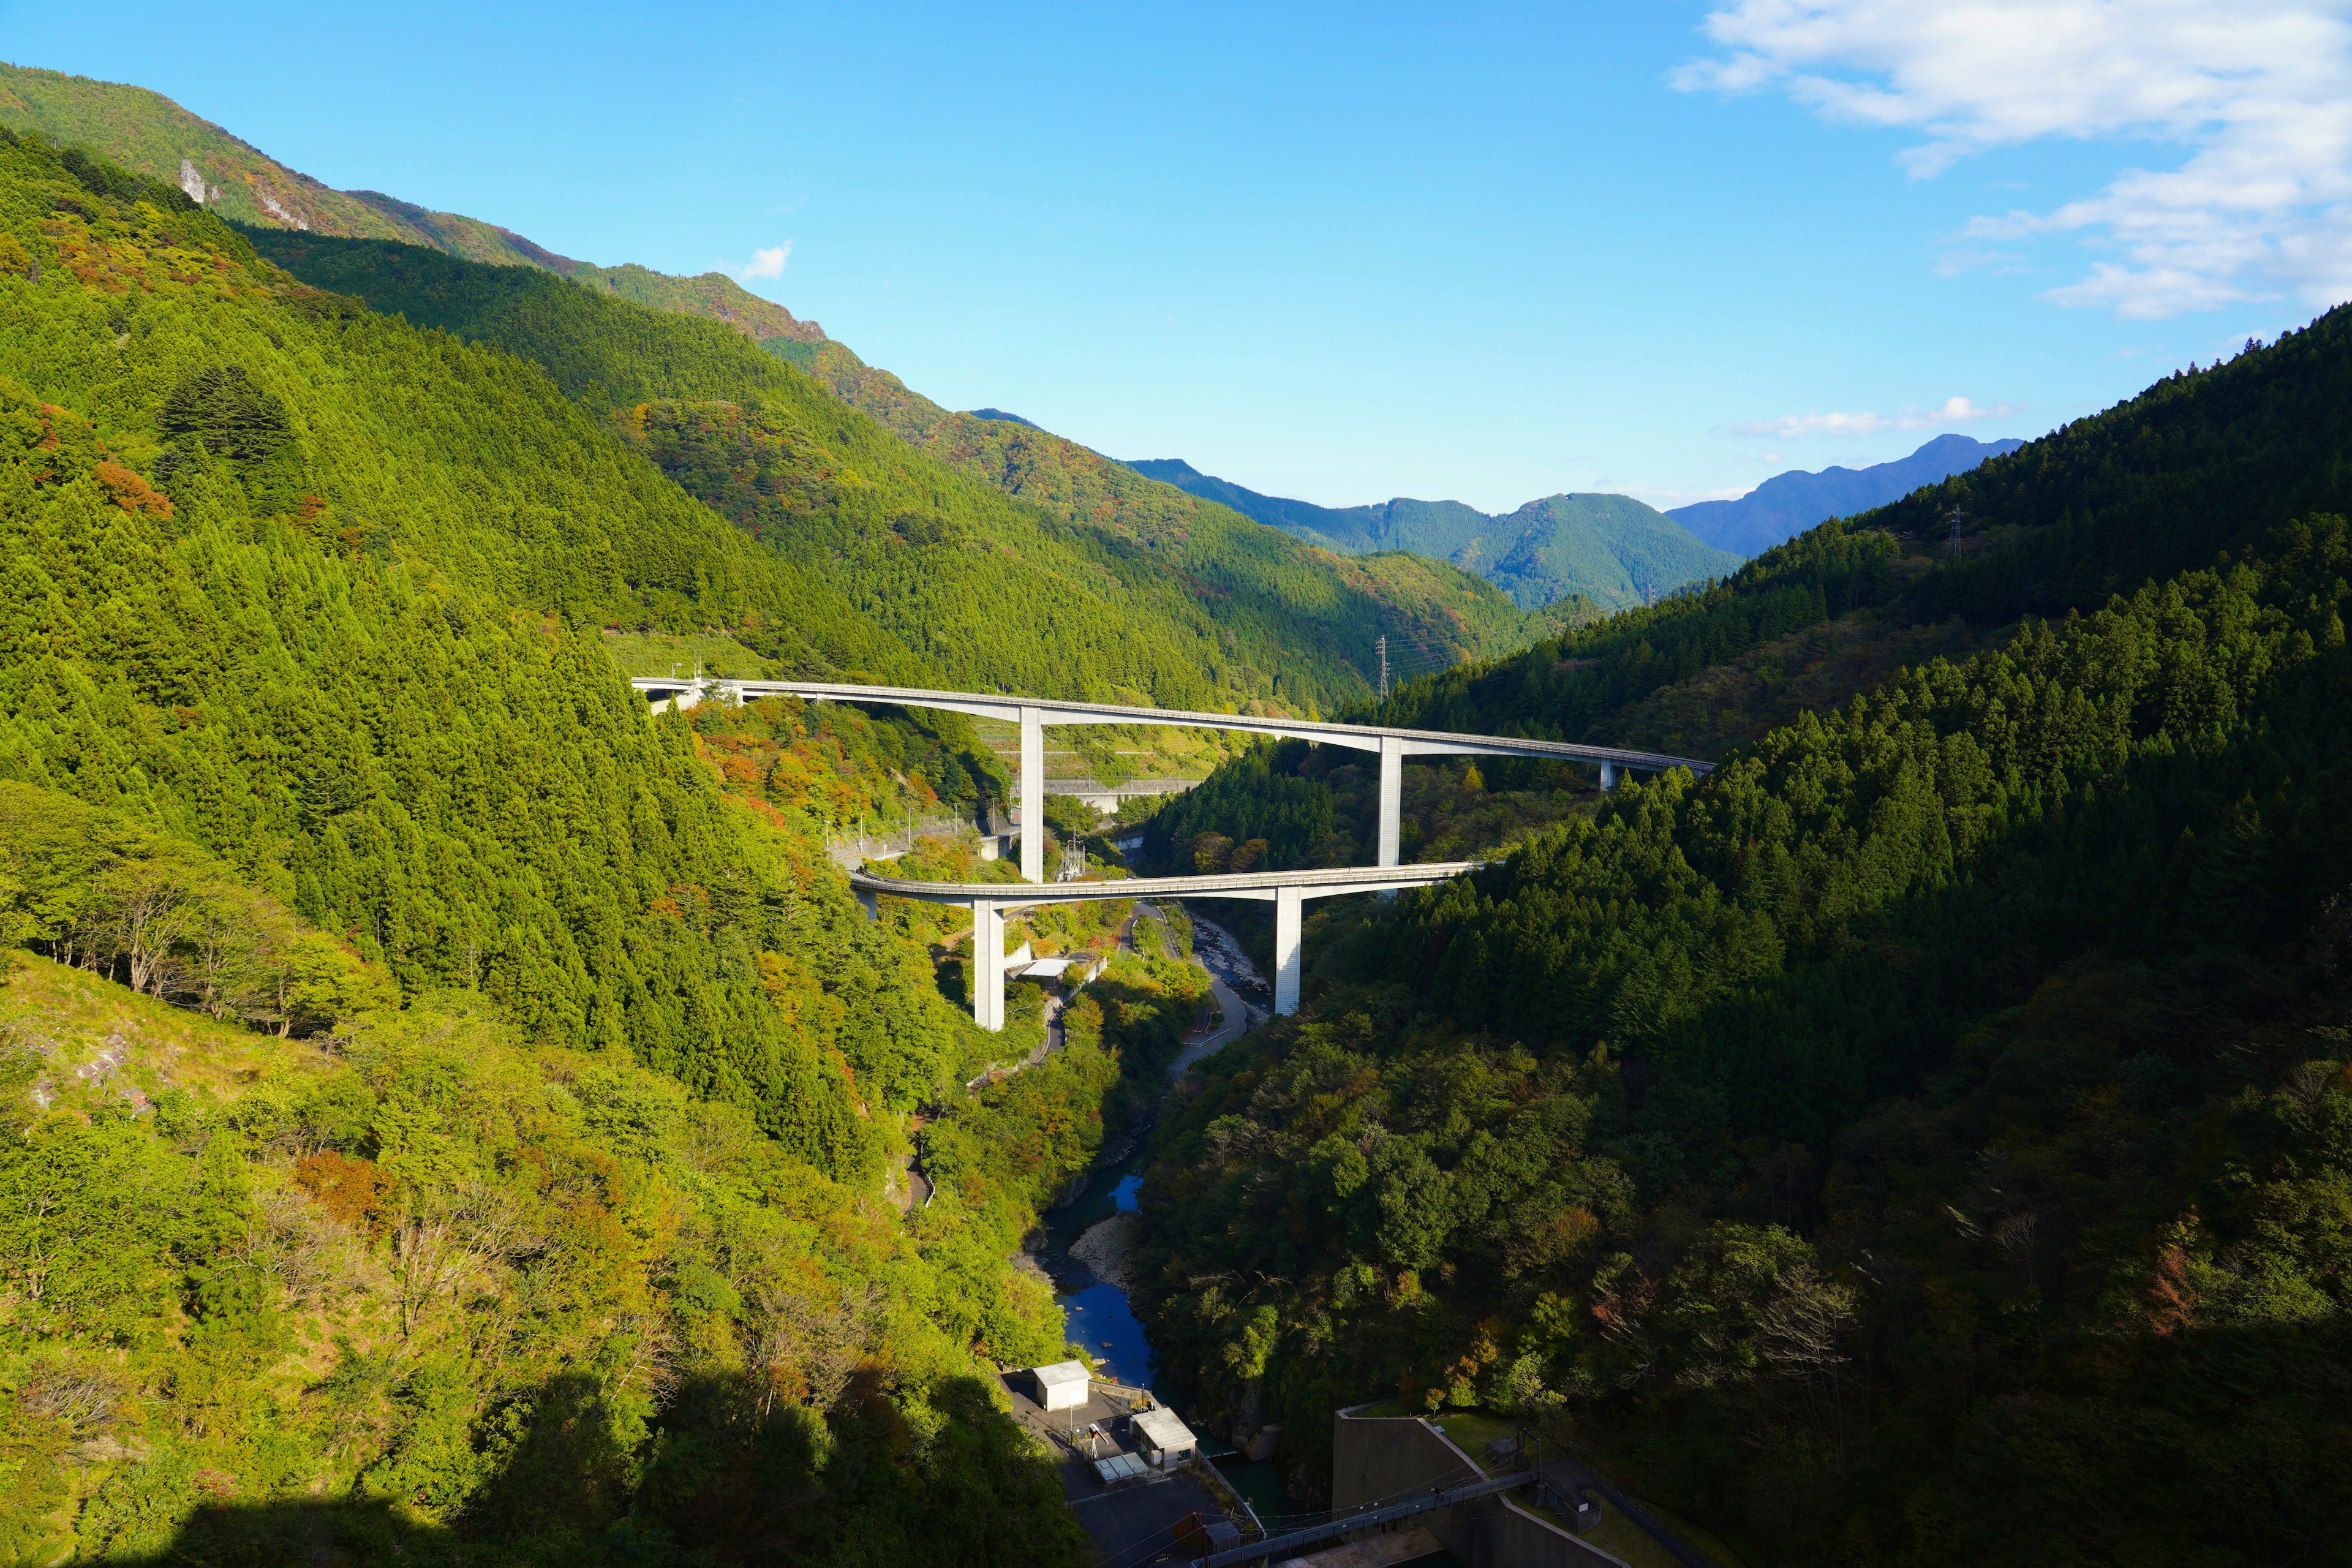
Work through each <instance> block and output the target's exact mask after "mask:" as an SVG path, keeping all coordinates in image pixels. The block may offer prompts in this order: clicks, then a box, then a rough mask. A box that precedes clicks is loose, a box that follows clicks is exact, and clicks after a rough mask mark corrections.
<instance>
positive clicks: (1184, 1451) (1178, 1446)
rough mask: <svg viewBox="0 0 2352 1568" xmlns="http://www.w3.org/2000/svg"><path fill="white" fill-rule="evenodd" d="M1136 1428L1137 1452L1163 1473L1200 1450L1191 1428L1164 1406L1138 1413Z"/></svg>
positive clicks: (1135, 1422) (1134, 1422) (1134, 1421)
mask: <svg viewBox="0 0 2352 1568" xmlns="http://www.w3.org/2000/svg"><path fill="white" fill-rule="evenodd" d="M1133 1425H1134V1427H1135V1451H1136V1452H1137V1453H1139V1454H1140V1455H1142V1456H1143V1458H1145V1459H1146V1460H1148V1461H1149V1462H1150V1463H1152V1464H1154V1465H1157V1466H1159V1467H1160V1468H1161V1469H1163V1470H1165V1469H1172V1468H1175V1467H1176V1466H1178V1465H1181V1464H1182V1463H1183V1462H1184V1461H1185V1460H1187V1459H1189V1458H1192V1456H1193V1454H1194V1453H1195V1452H1196V1451H1197V1450H1198V1449H1199V1447H1200V1444H1199V1442H1198V1440H1197V1439H1195V1438H1194V1437H1193V1436H1192V1428H1191V1427H1190V1426H1185V1425H1184V1423H1183V1422H1182V1421H1181V1420H1179V1419H1178V1418H1177V1415H1176V1412H1174V1411H1173V1410H1171V1409H1169V1408H1168V1407H1167V1406H1166V1405H1161V1406H1160V1407H1159V1408H1158V1409H1156V1410H1139V1411H1137V1412H1136V1413H1135V1415H1134V1420H1133Z"/></svg>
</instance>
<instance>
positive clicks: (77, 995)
mask: <svg viewBox="0 0 2352 1568" xmlns="http://www.w3.org/2000/svg"><path fill="white" fill-rule="evenodd" d="M94 1046H95V1047H99V1048H97V1049H96V1050H95V1051H93V1048H92V1047H94ZM0 1077H5V1102H0V1122H5V1127H0V1194H5V1203H4V1204H0V1278H5V1285H6V1293H5V1297H0V1384H5V1387H6V1388H7V1390H8V1391H9V1398H8V1399H7V1401H6V1402H5V1405H0V1412H5V1414H0V1425H5V1436H0V1467H5V1468H6V1470H7V1471H12V1472H13V1479H14V1484H13V1485H8V1484H6V1481H5V1477H0V1540H5V1543H6V1544H7V1546H8V1548H9V1549H10V1550H11V1552H14V1553H16V1554H19V1555H22V1556H25V1557H26V1558H28V1559H37V1558H40V1557H42V1556H43V1555H44V1554H53V1553H55V1552H57V1551H58V1550H60V1549H62V1548H63V1547H64V1546H65V1545H66V1544H67V1543H68V1542H77V1543H78V1549H79V1551H80V1552H82V1553H83V1554H85V1555H86V1556H89V1557H96V1558H129V1557H143V1556H144V1555H146V1554H149V1553H153V1552H158V1551H159V1550H160V1549H162V1548H163V1547H164V1546H165V1545H166V1544H167V1543H170V1542H173V1541H174V1540H175V1539H176V1540H177V1541H178V1542H180V1549H181V1550H182V1551H184V1552H188V1553H190V1554H191V1555H192V1556H194V1557H196V1558H198V1559H200V1560H205V1561H222V1562H226V1561H231V1560H235V1561H244V1562H264V1561H278V1560H279V1559H280V1558H281V1557H282V1558H285V1559H287V1560H289V1561H290V1560H292V1559H293V1558H294V1557H295V1556H298V1555H299V1554H300V1553H302V1552H316V1551H319V1550H326V1549H333V1550H337V1551H339V1552H357V1553H359V1554H360V1555H362V1556H364V1557H369V1558H377V1557H385V1556H390V1555H393V1554H394V1553H397V1554H399V1555H401V1557H402V1558H403V1560H404V1561H419V1560H422V1561H425V1562H438V1561H442V1560H445V1558H446V1559H449V1560H459V1559H462V1560H464V1561H469V1562H504V1561H530V1562H541V1563H552V1562H559V1561H563V1562H593V1561H602V1560H604V1557H605V1556H606V1555H607V1554H608V1553H610V1554H615V1555H616V1556H618V1557H621V1558H624V1559H625V1560H626V1561H630V1562H644V1561H654V1562H660V1561H666V1560H667V1556H666V1555H665V1552H666V1551H667V1548H664V1549H662V1550H656V1549H655V1548H654V1547H653V1546H651V1545H648V1542H673V1541H674V1542H677V1547H678V1548H679V1549H681V1550H682V1549H686V1548H688V1547H692V1548H698V1549H700V1550H704V1551H717V1552H722V1553H724V1554H726V1555H728V1556H730V1557H731V1556H733V1555H734V1554H735V1553H736V1552H739V1551H740V1550H741V1549H742V1548H743V1547H744V1546H745V1545H746V1544H747V1543H748V1542H750V1541H751V1540H753V1539H761V1545H762V1550H764V1551H767V1552H778V1551H781V1552H782V1553H783V1554H784V1557H785V1558H786V1559H787V1560H790V1561H794V1562H835V1561H839V1562H844V1563H847V1562H857V1563H871V1562H914V1561H919V1560H937V1559H936V1558H932V1557H930V1556H929V1554H930V1553H931V1552H935V1551H938V1550H940V1547H939V1545H938V1544H937V1541H936V1540H935V1539H934V1538H935V1535H936V1536H939V1538H940V1539H945V1540H948V1541H957V1540H961V1542H964V1548H963V1549H964V1551H965V1552H967V1553H968V1554H967V1555H965V1556H963V1557H961V1558H960V1559H959V1560H961V1561H969V1562H1004V1563H1014V1562H1025V1561H1028V1560H1029V1556H1030V1554H1032V1553H1034V1554H1036V1555H1037V1557H1038V1559H1039V1560H1042V1561H1046V1562H1057V1561H1073V1560H1075V1559H1074V1557H1073V1555H1072V1553H1073V1542H1074V1541H1075V1540H1076V1534H1075V1527H1074V1526H1072V1525H1071V1524H1070V1523H1068V1521H1067V1520H1066V1515H1064V1514H1062V1512H1061V1510H1060V1509H1059V1507H1058V1502H1057V1499H1058V1496H1059V1493H1058V1488H1057V1483H1056V1482H1055V1480H1054V1479H1053V1477H1052V1476H1051V1473H1050V1472H1049V1471H1046V1470H1045V1468H1043V1467H1042V1466H1041V1465H1039V1464H1037V1463H1036V1461H1035V1460H1034V1458H1028V1457H1027V1456H1026V1451H1025V1441H1024V1439H1022V1438H1021V1437H1020V1436H1018V1435H1017V1433H1015V1432H1014V1431H1013V1429H1012V1427H1011V1425H1010V1422H1009V1421H1008V1420H1007V1419H1006V1418H1005V1417H1003V1416H1002V1415H999V1414H998V1413H997V1411H996V1409H995V1407H994V1406H993V1405H992V1404H991V1403H990V1401H989V1399H988V1397H987V1396H986V1394H985V1392H984V1389H983V1387H982V1384H981V1382H980V1379H981V1376H982V1373H983V1372H984V1370H985V1369H984V1367H983V1366H982V1364H981V1363H978V1362H976V1361H975V1359H974V1353H973V1348H974V1347H975V1346H980V1345H986V1346H989V1347H992V1348H993V1349H994V1350H995V1351H996V1352H998V1353H1000V1354H1003V1355H1006V1356H1008V1357H1011V1358H1013V1359H1017V1360H1024V1361H1025V1360H1032V1359H1036V1358H1041V1357H1044V1356H1047V1355H1050V1354H1053V1353H1057V1352H1058V1351H1059V1348H1060V1333H1059V1323H1058V1316H1057V1314H1056V1313H1055V1310H1053V1308H1052V1305H1051V1302H1050V1300H1047V1298H1046V1295H1045V1290H1044V1289H1043V1288H1042V1287H1038V1286H1033V1285H1030V1284H1028V1283H1026V1282H1025V1281H1024V1279H1022V1277H1020V1276H1019V1275H1016V1274H1014V1273H1013V1272H1012V1271H1010V1270H1006V1269H1004V1268H1001V1267H999V1266H998V1265H997V1264H996V1260H995V1251H996V1249H997V1248H999V1247H1002V1246H1003V1241H1002V1239H1001V1238H997V1237H992V1236H975V1235H974V1234H973V1233H972V1230H971V1227H970V1226H961V1227H959V1226H950V1225H946V1224H935V1225H934V1226H933V1227H932V1230H931V1233H930V1234H929V1235H927V1236H922V1237H909V1236H908V1235H906V1234H904V1233H903V1232H902V1230H901V1228H900V1226H899V1225H898V1218H897V1215H896V1213H895V1211H893V1210H890V1209H888V1208H887V1207H886V1206H884V1205H879V1204H877V1202H876V1201H875V1200H873V1199H872V1198H870V1197H867V1196H863V1195H860V1194H857V1193H855V1192H853V1191H851V1190H850V1189H847V1188H845V1187H841V1186H838V1185H835V1184H834V1183H832V1182H830V1181H828V1180H827V1179H826V1178H825V1177H824V1175H823V1174H821V1173H818V1172H817V1171H815V1170H814V1169H813V1168H812V1167H810V1166H809V1165H807V1164H806V1163H803V1162H802V1161H800V1160H798V1159H796V1158H794V1157H793V1155H791V1154H790V1153H788V1152H785V1151H784V1150H783V1149H782V1148H781V1147H780V1146H779V1145H778V1144H776V1143H775V1142H772V1140H771V1139H769V1138H768V1137H766V1136H764V1135H763V1134H762V1133H761V1131H760V1130H759V1128H758V1127H757V1126H756V1125H755V1124H754V1122H753V1121H752V1120H751V1117H750V1116H748V1115H747V1114H746V1113H744V1112H743V1111H741V1110H738V1109H735V1108H733V1107H730V1106H725V1105H718V1104H711V1103H708V1102H697V1101H695V1100H692V1099H690V1098H689V1097H688V1095H686V1094H685V1093H684V1092H683V1091H682V1090H681V1089H679V1088H678V1086H677V1084H676V1083H675V1082H674V1081H673V1080H671V1079H667V1078H665V1077H662V1076H660V1075H657V1074H654V1073H651V1072H647V1071H646V1070H644V1069H642V1068H635V1067H632V1066H630V1065H628V1063H627V1062H626V1061H625V1059H621V1058H614V1057H610V1056H603V1057H597V1056H583V1055H580V1054H578V1053H574V1052H568V1051H562V1050H553V1049H539V1050H532V1049H530V1048H528V1047H525V1046H524V1045H523V1044H522V1043H521V1041H520V1040H519V1039H518V1038H517V1037H515V1035H514V1034H513V1032H512V1031H511V1030H510V1029H509V1027H508V1026H504V1025H502V1024H500V1023H499V1022H498V1021H496V1020H495V1019H494V1018H493V1017H492V1016H489V1015H488V1012H487V1011H486V1010H484V1009H483V1008H482V1007H481V1006H480V1005H479V1004H478V1002H474V1001H469V1000H467V998H464V997H457V996H451V997H446V998H438V999H430V1000H425V1001H422V1002H419V1003H417V1004H415V1005H412V1006H411V1007H409V1008H408V1009H407V1010H405V1011H404V1012H399V1013H391V1012H382V1013H373V1014H363V1015H362V1016H359V1017H357V1018H354V1019H352V1020H350V1021H349V1022H347V1023H346V1024H344V1025H342V1026H340V1027H339V1029H338V1031H337V1032H336V1034H335V1035H334V1037H332V1040H331V1048H322V1046H321V1045H320V1044H319V1043H303V1042H296V1041H289V1042H278V1041H276V1040H274V1039H271V1038H268V1037H257V1036H254V1035H252V1034H250V1033H247V1032H242V1031H238V1030H235V1029H233V1028H230V1027H228V1026H221V1025H216V1024H214V1023H211V1022H210V1021H208V1020H205V1019H202V1018H199V1017H196V1016H192V1015H189V1014H186V1013H184V1012H176V1011H173V1010H171V1009H168V1008H166V1007H164V1006H163V1005H160V1004H158V1003H155V1002H153V1001H152V1000H150V999H147V998H143V997H139V996H136V995H134V994H131V993H130V992H128V991H127V990H124V989H122V988H121V987H117V986H113V985H111V984H110V983H107V982H105V981H102V980H99V979H96V978H95V977H93V976H90V975H89V974H87V973H77V972H74V971H69V970H67V969H65V968H63V967H62V966H60V965H57V964H54V963H49V962H48V961H46V960H40V959H32V958H24V957H19V958H18V959H17V960H16V973H15V974H14V975H13V976H12V977H11V978H10V979H9V981H8V982H7V984H5V986H0ZM148 1102H152V1109H146V1108H145V1107H146V1105H147V1103H148ZM827 1412H830V1413H832V1415H833V1420H832V1421H831V1422H830V1423H828V1422H826V1421H825V1420H824V1419H822V1418H821V1417H822V1416H823V1415H824V1414H825V1413H827ZM68 1453H70V1454H72V1455H74V1456H76V1457H77V1462H75V1463H74V1464H72V1465H70V1466H68V1465H66V1464H64V1463H63V1462H62V1461H63V1460H64V1458H65V1457H66V1456H67V1455H68ZM310 1497H324V1498H333V1499H340V1500H341V1502H340V1503H338V1504H335V1505H331V1506H329V1505H307V1506H297V1505H295V1504H292V1503H290V1502H289V1503H286V1504H275V1503H274V1500H296V1499H303V1498H310ZM940 1532H943V1534H941V1533H940ZM632 1552H634V1553H636V1554H635V1555H630V1553H632ZM648 1552H650V1553H651V1555H646V1553H648Z"/></svg>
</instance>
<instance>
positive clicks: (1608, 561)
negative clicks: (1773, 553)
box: [1127, 458, 1739, 609]
mask: <svg viewBox="0 0 2352 1568" xmlns="http://www.w3.org/2000/svg"><path fill="white" fill-rule="evenodd" d="M1127 466H1128V467H1129V468H1133V469H1135V470H1136V471H1137V472H1138V473H1139V474H1142V475H1144V476H1145V477H1147V478H1149V479H1158V480H1160V482H1161V483H1163V484H1171V485H1174V486H1175V487H1176V488H1177V489H1181V490H1183V491H1185V492H1186V493H1188V494H1191V495H1196V496H1199V497H1201V498H1202V499H1203V500H1215V501H1218V502H1220V503H1222V504H1223V505H1225V506H1229V507H1232V508H1233V509H1234V510H1235V511H1238V512H1241V513H1242V514H1243V515H1244V516H1245V517H1252V518H1255V519H1256V520H1257V521H1260V522H1263V523H1265V525H1266V526H1267V527H1269V528H1278V529H1280V530H1282V531H1284V532H1285V533H1288V534H1292V535H1294V536H1296V537H1297V538H1300V539H1305V540H1308V541H1310V542H1314V543H1318V544H1320V545H1322V546H1324V547H1325V548H1326V549H1328V550H1333V551H1338V552H1343V553H1347V554H1364V553H1370V552H1377V551H1392V550H1401V551H1405V552H1410V553H1412V554H1415V555H1423V556H1427V557H1430V558H1431V559H1433V560H1441V561H1449V562H1452V563H1454V565H1456V566H1459V567H1461V568H1462V569H1463V570H1465V571H1467V572H1475V573H1476V574H1479V575H1480V576H1482V577H1485V578H1486V580H1487V581H1488V582H1490V583H1493V584H1495V585H1496V587H1499V588H1501V589H1502V590H1503V591H1504V592H1505V593H1507V594H1508V595H1511V601H1512V603H1514V604H1516V605H1519V606H1520V607H1521V608H1523V609H1534V608H1538V607H1540V606H1542V605H1550V604H1554V603H1557V602H1559V601H1561V600H1564V599H1568V598H1570V597H1580V598H1584V599H1588V600H1590V601H1591V602H1592V603H1593V604H1595V605H1599V606H1600V607H1601V608H1603V609H1626V608H1630V607H1632V606H1633V605H1643V604H1649V603H1653V602H1654V601H1655V600H1656V599H1657V598H1659V597H1660V596H1662V595H1665V594H1671V593H1673V592H1675V590H1677V589H1679V588H1683V587H1685V586H1688V585H1689V584H1693V583H1696V582H1701V581H1704V580H1706V579H1708V578H1712V577H1719V576H1722V575H1723V574H1726V573H1727V572H1729V571H1731V570H1732V569H1733V568H1734V567H1736V566H1738V564H1739V561H1738V558H1737V557H1736V556H1734V555H1732V554H1730V553H1728V552H1724V551H1722V550H1719V549H1717V548H1715V547H1714V546H1712V545H1709V544H1707V543H1706V542H1705V541H1703V540H1700V539H1698V538H1696V536H1695V535H1690V534H1689V533H1688V531H1687V530H1685V529H1684V528H1682V527H1681V526H1680V525H1679V524H1677V523H1675V522H1674V521H1672V520H1671V519H1670V518H1669V517H1668V516H1667V514H1665V513H1664V512H1661V511H1659V510H1656V509H1655V508H1654V507H1651V506H1648V505H1645V504H1644V503H1643V502H1641V501H1638V500H1634V499H1633V497H1631V496H1621V495H1614V494H1610V493H1605V492H1562V493H1561V494H1559V495H1552V496H1542V497H1538V499H1537V500H1531V501H1529V502H1528V503H1527V504H1526V505H1525V506H1522V507H1520V508H1518V509H1517V510H1514V511H1510V512H1500V513H1487V512H1483V511H1480V510H1478V509H1477V508H1475V507H1474V506H1470V505H1468V504H1467V503H1465V502H1463V501H1458V500H1436V501H1432V500H1413V499H1412V498H1410V497H1405V496H1399V497H1396V498H1395V499H1393V500H1386V501H1375V502H1373V503H1371V504H1370V505H1366V506H1352V507H1327V506H1318V505H1316V504H1315V503H1314V502H1312V501H1303V500H1292V499H1290V498H1288V497H1286V496H1270V495H1265V494H1264V493H1262V492H1260V491H1257V490H1254V489H1249V488H1248V487H1246V486H1244V485H1237V484H1235V483H1234V482H1233V481H1232V480H1231V479H1219V478H1218V477H1216V476H1215V475H1213V474H1204V473H1202V472H1201V470H1200V469H1198V468H1194V467H1193V466H1192V464H1191V463H1188V462H1186V461H1185V460H1184V459H1183V458H1137V459H1132V460H1130V461H1129V463H1128V464H1127Z"/></svg>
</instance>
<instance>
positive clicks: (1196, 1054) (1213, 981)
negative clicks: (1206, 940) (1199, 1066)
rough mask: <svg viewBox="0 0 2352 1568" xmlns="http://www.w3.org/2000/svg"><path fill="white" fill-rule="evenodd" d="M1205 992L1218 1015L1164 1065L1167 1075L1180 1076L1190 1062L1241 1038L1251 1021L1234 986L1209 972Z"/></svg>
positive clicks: (1248, 1012) (1211, 1054) (1211, 1053)
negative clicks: (1212, 1002)
mask: <svg viewBox="0 0 2352 1568" xmlns="http://www.w3.org/2000/svg"><path fill="white" fill-rule="evenodd" d="M1209 994H1210V995H1212V996H1213V997H1215V998H1216V999H1217V1007H1218V1016H1217V1021H1216V1023H1215V1024H1214V1025H1213V1026H1210V1028H1209V1031H1208V1032H1207V1033H1206V1034H1204V1035H1202V1037H1200V1038H1199V1039H1197V1040H1187V1041H1186V1042H1185V1043H1184V1048H1183V1049H1182V1050H1181V1051H1179V1052H1177V1053H1176V1059H1175V1060H1174V1061H1172V1062H1170V1063H1169V1064H1168V1076H1169V1077H1170V1078H1171V1079H1180V1078H1182V1077H1183V1076H1184V1075H1185V1074H1186V1073H1188V1072H1190V1071H1192V1064H1193V1063H1194V1062H1197V1061H1199V1060H1200V1059H1201V1058H1203V1057H1212V1056H1214V1055H1216V1054H1217V1053H1218V1052H1219V1051H1221V1050H1223V1049H1224V1048H1225V1047H1226V1046H1228V1045H1230V1044H1232V1043H1233V1042H1234V1041H1235V1040H1237V1039H1239V1038H1241V1037H1242V1036H1243V1035H1244V1033H1245V1032H1247V1030H1248V1028H1249V1026H1250V1024H1251V1021H1252V1020H1251V1016H1250V1010H1249V1006H1248V1005H1247V1004H1246V1003H1244V1001H1243V1000H1242V999H1241V996H1240V995H1239V994H1238V993H1236V992H1235V991H1234V988H1233V987H1232V986H1230V985H1228V984H1225V983H1224V982H1223V981H1222V980H1220V979H1218V978H1217V976H1216V973H1215V972H1214V971H1210V972H1209Z"/></svg>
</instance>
